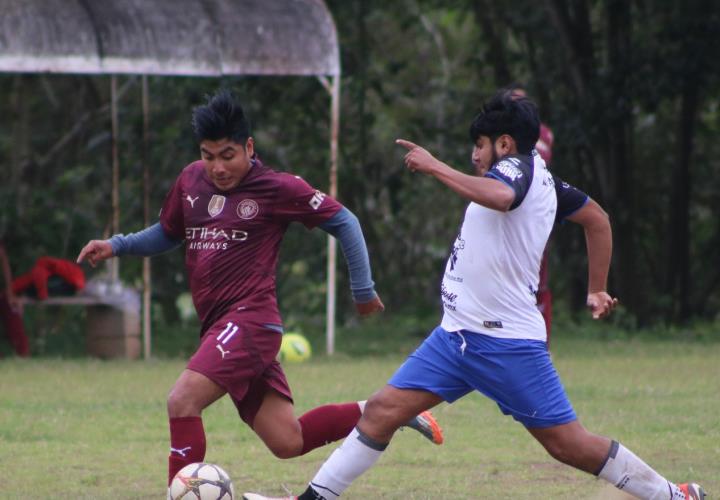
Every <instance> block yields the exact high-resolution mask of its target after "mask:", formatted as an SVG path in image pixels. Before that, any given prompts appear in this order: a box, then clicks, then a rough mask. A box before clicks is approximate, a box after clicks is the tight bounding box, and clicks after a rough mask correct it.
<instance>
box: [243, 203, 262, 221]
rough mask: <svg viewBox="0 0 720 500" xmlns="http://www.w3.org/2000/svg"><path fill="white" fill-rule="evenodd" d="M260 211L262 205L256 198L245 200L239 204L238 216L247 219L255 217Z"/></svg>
mask: <svg viewBox="0 0 720 500" xmlns="http://www.w3.org/2000/svg"><path fill="white" fill-rule="evenodd" d="M259 211H260V207H259V206H258V204H257V202H256V201H255V200H249V199H248V200H243V201H241V202H240V203H238V206H237V214H238V217H240V218H241V219H245V220H249V219H254V218H255V216H256V215H257V214H258V212H259Z"/></svg>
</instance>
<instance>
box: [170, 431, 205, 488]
mask: <svg viewBox="0 0 720 500" xmlns="http://www.w3.org/2000/svg"><path fill="white" fill-rule="evenodd" d="M204 459H205V428H204V427H203V422H202V418H200V417H178V418H171V419H170V456H169V457H168V486H170V483H171V482H172V480H173V478H174V477H175V474H177V473H178V471H179V470H180V469H182V468H183V467H185V466H186V465H189V464H192V463H195V462H202V461H203V460H204Z"/></svg>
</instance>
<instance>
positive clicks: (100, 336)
mask: <svg viewBox="0 0 720 500" xmlns="http://www.w3.org/2000/svg"><path fill="white" fill-rule="evenodd" d="M133 292H134V293H135V294H136V295H137V292H135V291H134V290H133V291H130V289H127V288H125V289H123V294H122V295H120V294H108V295H103V296H99V295H90V294H85V293H82V292H81V293H80V294H77V295H70V296H57V297H52V296H51V297H48V298H47V299H45V300H37V299H33V298H30V297H21V302H22V303H23V305H24V306H33V307H34V306H60V307H64V306H82V307H85V312H86V318H85V341H86V349H87V353H88V354H89V355H91V356H95V357H98V358H103V359H113V358H125V359H138V358H139V357H140V354H141V351H142V347H141V346H142V343H141V341H140V302H139V298H138V300H136V301H133V300H127V298H128V295H127V294H128V293H130V294H132V293H133Z"/></svg>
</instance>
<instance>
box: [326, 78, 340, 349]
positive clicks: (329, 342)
mask: <svg viewBox="0 0 720 500" xmlns="http://www.w3.org/2000/svg"><path fill="white" fill-rule="evenodd" d="M330 100H331V102H330V193H329V194H330V196H332V197H333V198H337V193H338V186H337V169H338V139H339V135H340V75H336V76H334V77H333V79H332V86H331V88H330ZM336 263H337V243H336V241H335V238H333V237H332V236H329V235H328V261H327V307H326V320H325V321H326V323H325V324H326V326H325V340H326V350H327V354H328V355H329V356H332V355H333V354H334V353H335V309H336V308H335V305H336V302H335V300H336V295H337V291H336V286H335V285H336V276H335V271H336Z"/></svg>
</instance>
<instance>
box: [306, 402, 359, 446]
mask: <svg viewBox="0 0 720 500" xmlns="http://www.w3.org/2000/svg"><path fill="white" fill-rule="evenodd" d="M360 415H362V413H361V412H360V406H358V404H357V403H344V404H339V405H325V406H318V407H317V408H314V409H312V410H310V411H309V412H307V413H305V414H304V415H303V416H301V417H300V418H299V419H298V420H299V421H300V428H301V429H302V437H303V447H302V451H301V452H300V454H301V455H304V454H305V453H307V452H308V451H310V450H314V449H315V448H318V447H319V446H324V445H326V444H328V443H332V442H333V441H337V440H338V439H342V438H344V437H347V435H348V434H350V431H351V430H353V429H354V428H355V426H356V425H357V423H358V420H360Z"/></svg>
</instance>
